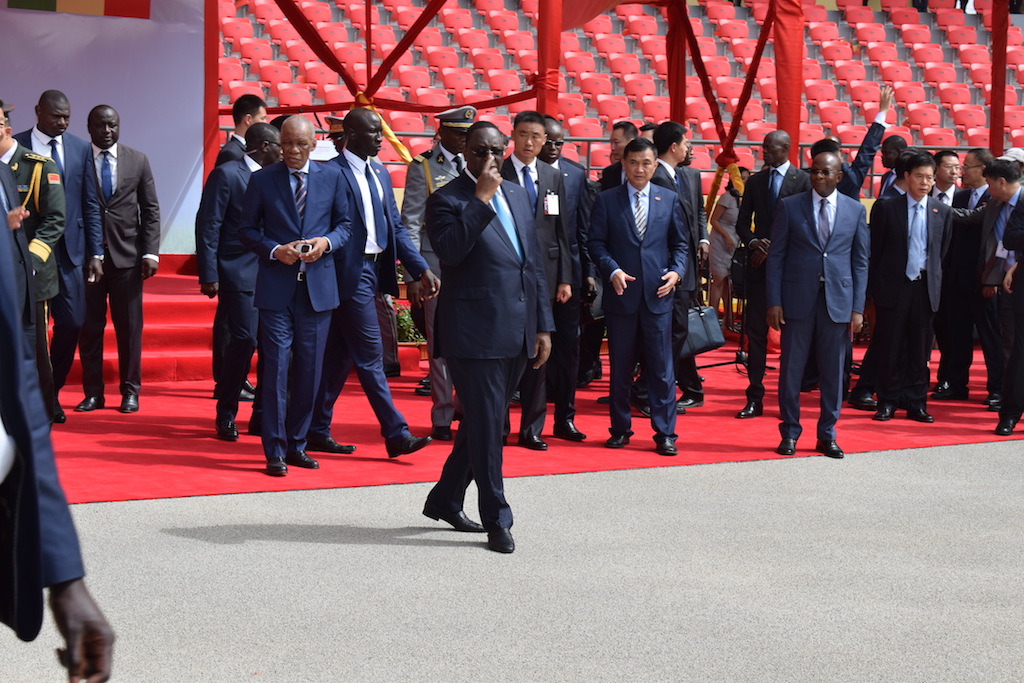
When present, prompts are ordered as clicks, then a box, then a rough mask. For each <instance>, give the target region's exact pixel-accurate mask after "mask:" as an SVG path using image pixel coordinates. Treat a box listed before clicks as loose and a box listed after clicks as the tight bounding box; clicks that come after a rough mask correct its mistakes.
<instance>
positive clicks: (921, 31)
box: [900, 24, 934, 45]
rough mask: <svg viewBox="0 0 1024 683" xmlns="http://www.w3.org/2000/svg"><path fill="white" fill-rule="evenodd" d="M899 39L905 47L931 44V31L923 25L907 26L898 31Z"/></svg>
mask: <svg viewBox="0 0 1024 683" xmlns="http://www.w3.org/2000/svg"><path fill="white" fill-rule="evenodd" d="M900 37H901V38H903V42H904V43H906V44H907V45H914V44H916V43H931V42H934V41H933V40H932V30H931V29H930V28H929V27H928V26H927V25H925V24H908V25H905V26H904V27H903V28H902V29H900Z"/></svg>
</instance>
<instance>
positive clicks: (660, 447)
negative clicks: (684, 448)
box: [654, 436, 679, 455]
mask: <svg viewBox="0 0 1024 683" xmlns="http://www.w3.org/2000/svg"><path fill="white" fill-rule="evenodd" d="M654 452H655V453H657V454H658V455H675V454H677V453H678V452H679V451H678V450H676V442H675V441H673V440H672V439H670V438H668V437H667V436H660V437H655V439H654Z"/></svg>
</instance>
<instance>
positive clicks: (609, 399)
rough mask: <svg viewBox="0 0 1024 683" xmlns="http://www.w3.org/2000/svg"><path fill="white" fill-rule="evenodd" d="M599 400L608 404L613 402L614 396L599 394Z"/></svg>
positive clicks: (603, 403)
mask: <svg viewBox="0 0 1024 683" xmlns="http://www.w3.org/2000/svg"><path fill="white" fill-rule="evenodd" d="M597 402H598V403H600V404H601V405H603V406H606V405H608V404H609V403H611V402H612V397H611V396H598V397H597Z"/></svg>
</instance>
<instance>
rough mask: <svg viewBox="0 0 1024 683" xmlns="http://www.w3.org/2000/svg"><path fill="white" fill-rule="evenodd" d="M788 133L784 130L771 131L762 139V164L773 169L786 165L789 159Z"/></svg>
mask: <svg viewBox="0 0 1024 683" xmlns="http://www.w3.org/2000/svg"><path fill="white" fill-rule="evenodd" d="M789 145H790V139H789V133H787V132H786V131H784V130H773V131H772V132H771V133H768V135H766V136H765V137H764V144H763V146H762V147H763V152H764V162H765V163H766V164H768V165H769V166H771V167H773V168H778V167H779V166H781V165H782V164H784V163H786V159H788V158H789Z"/></svg>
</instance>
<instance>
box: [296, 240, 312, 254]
mask: <svg viewBox="0 0 1024 683" xmlns="http://www.w3.org/2000/svg"><path fill="white" fill-rule="evenodd" d="M311 251H313V245H312V244H310V243H308V242H306V243H305V244H300V245H299V253H300V254H308V253H309V252H311Z"/></svg>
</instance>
